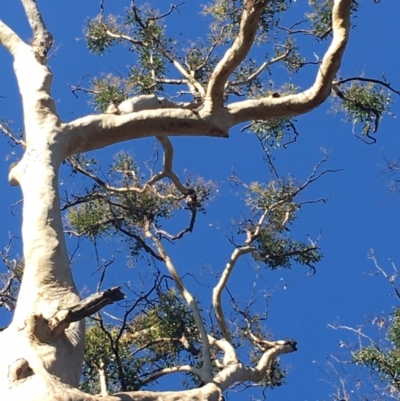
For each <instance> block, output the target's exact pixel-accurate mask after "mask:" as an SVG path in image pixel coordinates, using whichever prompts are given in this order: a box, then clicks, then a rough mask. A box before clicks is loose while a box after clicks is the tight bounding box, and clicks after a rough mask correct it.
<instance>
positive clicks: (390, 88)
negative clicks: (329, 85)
mask: <svg viewBox="0 0 400 401" xmlns="http://www.w3.org/2000/svg"><path fill="white" fill-rule="evenodd" d="M352 81H360V82H372V83H374V84H377V85H381V86H384V87H385V88H387V89H389V90H390V91H392V92H393V93H395V94H396V95H400V90H396V89H394V88H393V87H392V86H391V85H390V83H388V82H386V80H385V79H383V80H381V79H374V78H365V77H349V78H344V79H339V80H338V81H334V82H333V84H335V85H338V86H339V85H342V84H345V83H346V82H352Z"/></svg>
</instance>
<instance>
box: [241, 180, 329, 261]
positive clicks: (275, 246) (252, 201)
mask: <svg viewBox="0 0 400 401" xmlns="http://www.w3.org/2000/svg"><path fill="white" fill-rule="evenodd" d="M298 191H299V188H298V187H297V186H296V185H295V183H294V181H293V180H292V179H288V180H285V181H271V182H270V183H269V184H267V185H266V186H263V185H261V184H259V183H252V184H251V185H250V186H249V193H248V196H247V201H246V203H247V205H248V206H249V207H250V210H251V213H252V215H251V218H250V219H246V220H245V221H243V222H242V223H241V225H240V230H239V232H241V233H255V232H256V230H258V234H257V235H256V238H255V241H254V242H255V245H256V248H257V256H256V259H257V260H259V261H262V262H263V263H265V264H266V265H267V266H268V267H270V268H271V269H276V268H278V267H285V268H290V267H291V265H292V263H293V262H295V263H299V264H301V265H307V266H310V267H311V268H313V269H314V266H313V264H315V263H317V262H319V261H320V260H321V258H322V255H321V254H320V252H319V250H318V247H317V246H316V245H314V244H311V245H309V244H306V243H304V242H299V241H294V240H293V239H291V238H290V236H289V235H288V231H289V228H288V226H290V225H291V224H292V223H293V221H294V220H295V218H296V212H297V211H298V210H299V209H300V205H299V204H298V203H296V202H295V201H294V197H295V196H296V195H297V193H298Z"/></svg>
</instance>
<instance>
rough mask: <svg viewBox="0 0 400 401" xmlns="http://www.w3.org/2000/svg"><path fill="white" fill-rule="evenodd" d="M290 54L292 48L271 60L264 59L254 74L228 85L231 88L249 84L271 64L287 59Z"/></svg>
mask: <svg viewBox="0 0 400 401" xmlns="http://www.w3.org/2000/svg"><path fill="white" fill-rule="evenodd" d="M289 54H290V50H287V51H286V52H285V53H283V54H281V55H280V56H278V57H275V58H273V59H272V60H271V61H264V62H263V63H262V64H261V65H260V67H258V68H257V70H256V71H254V72H253V73H252V74H250V75H249V76H248V77H247V78H246V79H245V80H243V81H233V82H227V84H226V87H227V88H231V87H233V86H241V85H247V84H249V83H250V82H251V81H253V79H255V78H257V77H258V76H259V75H261V73H262V72H263V71H264V70H265V69H266V68H268V67H269V66H270V65H272V64H275V63H278V62H279V61H282V60H285V59H286V58H287V57H288V56H289Z"/></svg>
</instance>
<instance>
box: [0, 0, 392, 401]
mask: <svg viewBox="0 0 400 401" xmlns="http://www.w3.org/2000/svg"><path fill="white" fill-rule="evenodd" d="M21 1H22V5H23V8H24V10H25V14H26V18H27V20H28V22H29V24H30V26H31V29H32V36H33V39H32V40H31V41H30V42H29V43H28V42H26V41H24V40H23V39H22V38H21V37H20V36H19V35H18V33H17V32H15V31H14V30H13V29H12V28H11V27H10V26H8V25H7V24H6V23H4V22H0V43H1V44H2V45H3V46H4V47H5V48H6V49H7V50H8V51H9V53H10V54H11V56H12V57H13V60H14V64H13V66H14V71H15V74H16V77H17V82H18V85H19V90H20V94H21V99H22V106H23V113H24V137H23V138H22V139H18V138H15V137H14V139H15V141H16V142H19V143H20V144H21V145H22V146H23V147H24V154H23V157H22V159H21V160H20V161H19V162H18V163H17V164H16V165H13V166H11V168H10V173H9V182H10V184H11V185H19V186H20V187H21V189H22V193H23V199H24V202H23V224H22V239H23V256H24V260H23V262H22V263H15V264H14V265H12V264H10V266H9V268H10V270H12V275H11V276H10V281H9V282H8V284H7V285H6V286H5V287H4V289H3V290H2V292H1V300H2V305H3V306H6V307H9V308H11V309H13V308H15V310H14V312H13V318H12V321H11V323H10V325H9V326H8V327H7V328H5V329H4V330H2V331H1V333H0V339H1V341H0V355H1V358H0V391H1V397H2V399H5V400H7V401H21V400H27V401H34V400H36V401H39V400H40V401H46V400H55V399H57V400H70V401H78V400H93V401H94V400H100V399H101V400H110V401H111V400H115V401H116V400H173V399H174V400H176V399H180V400H210V401H211V400H220V399H222V394H223V393H224V391H226V390H227V389H228V388H229V387H230V386H232V385H235V384H237V383H244V382H254V383H261V384H263V385H270V386H273V385H275V384H277V383H278V382H279V380H280V379H281V375H282V374H283V373H282V371H280V369H279V366H277V357H278V356H279V355H283V354H290V353H292V352H294V351H296V349H297V347H296V341H295V340H287V339H284V340H271V339H269V338H267V337H266V335H265V333H263V332H262V330H260V326H259V320H257V317H255V316H252V315H250V314H248V313H247V311H246V310H240V308H239V307H237V308H236V309H235V308H234V309H235V311H236V313H237V314H238V315H241V317H242V321H243V322H244V323H245V324H244V325H242V326H241V327H239V328H234V327H232V326H231V324H230V321H229V319H228V318H227V317H226V312H225V310H224V308H223V304H222V302H221V297H222V293H223V292H224V290H225V289H226V285H227V282H228V280H229V277H230V275H231V273H232V270H233V269H234V268H235V265H236V263H237V261H238V260H239V259H240V258H241V257H243V256H244V255H251V256H252V257H254V258H255V259H256V260H257V261H258V262H259V263H263V264H265V265H266V266H267V267H270V268H272V269H274V268H278V267H289V266H290V265H291V263H293V262H296V263H301V264H305V265H308V266H310V267H311V268H312V267H313V265H314V263H316V262H318V260H319V259H320V257H321V256H320V253H319V251H318V247H317V246H316V244H314V243H311V244H308V243H303V242H300V241H295V240H293V239H291V238H290V237H288V236H287V235H286V231H287V227H288V225H290V224H291V223H292V222H293V220H294V218H295V213H296V211H298V209H299V208H300V206H301V204H300V203H299V202H298V200H297V196H298V195H299V194H300V193H301V192H302V191H303V190H304V189H305V188H306V187H307V186H308V185H309V184H311V183H312V182H313V181H315V180H316V179H317V178H318V177H319V176H320V175H321V174H322V173H323V172H319V170H318V169H315V170H314V171H313V172H312V174H311V175H310V177H309V179H308V180H307V181H306V182H305V183H304V184H302V185H296V184H295V183H294V182H292V181H290V180H288V181H285V180H276V181H275V182H272V183H270V184H268V185H265V186H264V185H261V184H253V185H251V186H248V187H247V190H248V192H249V194H250V195H249V197H248V201H247V202H248V205H249V207H250V209H251V218H248V219H245V220H244V221H243V222H242V223H241V224H240V228H239V230H240V232H241V234H243V235H244V236H245V239H244V241H243V243H242V244H240V245H238V244H236V245H235V247H234V250H233V252H232V254H231V255H230V257H229V258H228V261H227V263H226V265H225V267H224V269H223V270H222V272H221V275H220V277H219V279H218V280H217V281H216V283H215V286H214V288H213V292H212V299H211V301H210V302H211V303H212V306H213V308H212V314H213V317H212V320H213V321H215V325H214V326H213V327H210V326H208V325H207V324H206V322H205V319H204V316H203V315H202V313H203V311H202V308H201V307H199V305H198V303H197V301H196V298H195V296H194V295H193V294H191V293H190V292H189V291H188V289H187V288H186V286H185V284H184V282H183V280H182V277H181V276H180V275H179V273H178V270H177V268H176V266H175V264H174V261H173V260H172V259H171V257H170V255H169V254H168V251H167V248H166V246H165V243H166V241H174V240H176V239H179V238H182V236H184V235H186V234H188V233H190V232H191V231H192V229H193V226H194V224H195V221H196V213H197V212H198V211H199V210H201V208H202V207H203V206H204V202H205V201H206V200H207V198H208V196H209V195H210V191H211V190H210V188H209V186H208V185H207V184H205V183H204V182H201V181H196V180H192V181H190V180H189V181H187V182H183V181H182V179H181V178H180V177H179V175H178V174H177V173H176V172H175V171H174V169H173V161H174V148H173V146H172V143H171V141H170V139H169V137H173V136H175V137H176V136H182V137H183V136H184V137H186V140H187V141H190V140H191V137H194V136H197V137H199V136H200V137H201V136H207V137H211V138H228V136H229V130H230V129H231V128H233V127H235V126H237V125H239V124H242V123H249V125H248V129H250V130H253V131H254V132H255V133H256V134H258V135H259V138H260V139H261V142H262V143H263V145H264V146H265V147H266V148H267V147H268V146H273V145H274V143H276V141H279V140H280V139H281V137H282V135H283V132H284V130H285V129H287V128H288V129H289V130H290V129H294V130H295V127H294V124H293V122H292V120H291V119H292V117H294V116H297V115H301V114H304V113H308V112H310V111H311V110H313V109H315V108H316V107H318V106H319V105H321V104H322V103H323V102H324V101H325V100H326V99H327V98H328V97H329V95H330V94H331V92H332V91H333V92H335V93H336V95H337V98H338V99H339V100H341V101H342V102H343V106H344V108H345V110H346V112H347V113H348V116H349V118H352V119H354V120H357V121H358V122H361V123H362V124H363V130H364V134H365V137H366V138H368V137H371V134H372V133H373V132H374V130H376V129H377V125H378V123H379V119H380V117H381V114H382V113H383V112H384V111H385V107H386V103H385V101H386V98H385V95H384V94H383V92H382V91H381V89H379V88H377V87H376V86H375V85H374V84H380V85H381V86H383V87H386V88H389V89H390V86H389V85H388V84H387V83H386V82H385V81H377V82H375V83H374V82H372V81H369V82H365V81H363V79H362V78H360V79H359V80H357V79H356V78H349V79H347V80H346V79H339V78H337V77H336V75H337V72H338V69H339V67H340V64H341V60H342V56H343V54H344V51H345V48H346V44H347V41H348V36H349V32H350V16H351V13H352V12H356V9H357V3H356V2H353V1H352V0H335V1H330V0H329V1H326V2H311V3H312V6H313V7H314V8H313V10H314V11H313V12H310V14H309V15H308V21H307V22H306V24H307V27H306V28H305V29H304V30H303V32H304V33H306V34H311V35H313V36H314V37H315V38H317V39H318V40H321V41H323V40H326V43H327V48H326V51H325V54H324V56H323V58H322V59H321V60H317V61H315V60H313V61H312V62H308V61H307V60H305V59H304V58H302V57H301V56H300V54H299V52H298V46H297V45H296V44H295V42H294V40H293V37H292V34H293V31H294V30H295V28H294V27H291V28H286V27H284V26H281V24H280V20H279V18H278V15H279V13H283V12H285V11H286V10H287V9H289V3H290V2H286V1H281V0H280V1H274V2H272V1H268V0H244V1H242V2H236V1H232V2H228V1H222V0H216V1H214V2H213V3H212V4H211V5H209V6H207V7H205V8H204V13H205V14H206V16H207V20H208V21H210V20H211V26H210V28H209V31H208V32H207V33H208V37H207V39H206V40H204V41H203V42H201V43H199V44H194V45H193V46H189V48H187V49H183V48H182V47H181V46H179V42H178V41H176V40H173V39H172V38H169V37H168V35H167V34H166V33H165V31H164V25H163V21H164V20H165V19H167V18H168V17H169V16H170V15H171V14H172V13H173V12H174V11H175V10H176V9H177V7H178V6H173V7H171V9H170V10H167V11H166V12H164V14H162V13H161V14H160V13H157V12H155V11H154V10H153V9H151V8H139V7H137V6H136V5H135V3H132V5H131V7H130V8H129V9H128V10H127V12H126V16H125V18H124V19H122V20H118V19H117V18H115V17H112V16H109V17H107V16H106V15H105V13H104V2H101V5H102V12H101V13H100V15H99V16H98V18H96V19H94V20H93V21H91V22H89V24H88V27H87V34H86V37H87V44H88V48H89V50H90V51H92V52H94V53H97V54H102V53H103V52H104V51H106V50H107V49H108V48H110V47H112V46H116V45H120V44H122V45H128V47H129V49H130V50H131V51H132V52H134V54H135V55H136V60H137V64H135V65H133V66H132V68H131V70H130V75H129V77H126V78H125V77H124V78H122V77H112V76H107V77H106V78H98V79H94V80H93V82H92V84H93V86H92V87H91V88H89V89H87V90H86V89H85V88H82V87H81V86H78V87H75V88H74V91H76V90H86V91H87V92H91V93H92V94H93V95H94V101H95V104H96V108H97V112H96V114H91V115H87V116H84V117H81V118H78V119H75V120H73V121H68V122H66V121H62V120H61V119H60V117H59V115H58V113H57V105H56V103H55V101H54V99H53V97H52V95H51V85H52V73H51V71H50V69H49V67H48V66H47V62H48V60H47V56H48V54H49V51H50V49H51V47H52V43H53V38H52V35H51V33H50V32H49V31H48V30H47V28H46V25H45V21H44V20H43V18H42V14H41V13H40V10H39V8H38V6H37V4H36V1H35V0H21ZM278 34H279V35H280V36H283V37H284V40H279V41H277V40H276V38H277V37H278ZM255 44H262V45H263V46H264V45H265V46H270V47H271V48H272V49H273V52H272V53H273V54H274V55H273V56H272V57H269V58H268V59H267V60H266V61H265V62H264V63H262V64H260V65H257V64H256V63H255V62H254V61H253V60H252V59H251V58H250V57H249V56H250V54H251V51H252V48H253V46H255ZM277 63H283V64H284V65H285V66H286V67H287V68H288V69H289V70H292V71H295V70H298V69H299V68H302V67H304V66H305V65H308V64H317V69H316V74H315V79H314V82H313V83H312V85H311V86H310V87H309V88H307V89H306V90H303V91H299V90H297V89H296V88H295V87H294V86H292V85H287V86H284V87H282V88H274V87H271V86H270V85H269V84H268V82H267V83H266V82H265V80H264V79H263V73H265V72H266V71H269V70H270V68H271V66H272V65H274V64H277ZM356 81H357V82H358V83H360V82H361V84H360V85H355V82H356ZM167 87H168V90H166V92H167V93H168V94H170V93H171V89H170V88H171V87H172V88H176V87H178V88H179V91H178V92H177V95H179V98H178V96H177V97H173V96H160V95H159V94H160V92H162V91H164V89H165V88H167ZM182 88H183V89H182ZM2 131H3V132H4V133H6V134H7V135H9V136H10V137H13V135H12V133H11V132H9V131H8V129H7V127H6V126H5V125H4V124H3V125H2ZM153 136H154V137H155V138H156V140H157V141H158V143H159V144H160V146H161V148H162V151H163V154H164V159H163V165H162V168H161V170H160V171H155V170H154V169H151V170H150V173H149V175H148V176H146V177H144V176H143V175H141V173H140V172H139V170H138V166H137V165H136V164H135V162H134V161H133V160H132V159H131V158H130V157H129V156H126V155H121V156H120V157H119V158H118V160H117V161H116V163H115V165H113V166H112V174H114V175H118V178H117V179H115V180H114V181H112V180H111V181H106V180H104V179H102V178H100V177H99V176H98V175H97V174H96V171H94V170H93V169H91V168H90V167H88V166H90V161H89V160H88V159H87V158H86V156H84V155H83V153H84V152H87V151H93V150H96V149H100V148H104V147H107V146H110V145H112V144H117V143H120V142H123V141H128V140H134V139H138V138H144V137H153ZM65 161H67V162H68V163H70V165H71V166H72V169H73V171H74V172H79V173H82V174H84V175H85V176H86V177H88V178H89V179H91V180H92V181H93V188H92V189H90V190H88V191H87V193H86V194H84V195H80V196H75V197H71V198H69V199H67V201H66V203H65V204H64V206H63V208H64V209H68V210H69V212H68V221H69V224H70V233H72V234H76V235H83V234H86V235H88V236H90V237H92V238H95V237H97V236H99V235H102V234H103V233H105V232H107V231H113V230H114V231H118V232H119V233H122V234H124V235H126V237H127V238H128V239H129V241H130V242H129V246H130V247H131V249H132V252H136V253H140V252H142V253H145V254H147V255H148V256H149V257H151V258H152V259H154V260H155V261H156V262H157V263H158V264H159V266H160V269H161V268H164V269H166V274H168V276H169V277H171V278H172V280H173V282H174V284H175V289H174V290H171V289H168V290H166V289H165V288H162V283H163V278H162V277H156V278H155V281H156V284H155V286H154V288H153V289H151V291H153V290H154V291H155V294H156V295H157V299H156V300H155V301H154V302H150V301H148V302H147V303H146V305H147V306H146V308H147V309H146V308H145V309H146V311H147V314H146V315H145V316H144V317H143V316H138V317H137V318H135V319H133V320H132V321H128V320H127V319H125V320H124V321H123V330H121V328H118V327H114V328H107V327H104V324H103V322H102V321H101V319H100V318H98V317H97V318H96V319H97V321H98V322H99V325H94V326H93V325H90V326H89V327H88V328H87V329H85V325H84V319H85V317H87V316H90V315H94V314H96V313H97V312H98V311H99V310H100V309H101V308H102V307H103V306H104V305H106V304H109V303H112V302H115V301H120V300H121V299H123V297H124V295H123V294H122V292H121V290H120V289H119V288H112V289H109V290H106V291H103V292H99V293H97V294H94V295H93V296H92V297H89V298H88V299H86V300H84V301H81V300H80V296H79V293H78V291H77V288H76V285H75V282H74V278H73V276H72V272H71V266H70V260H69V256H68V252H67V247H66V241H65V237H64V235H65V233H64V227H63V223H62V214H61V210H60V209H61V208H60V194H59V189H58V178H59V168H60V165H61V164H62V163H64V162H65ZM236 183H238V184H242V183H241V182H240V180H239V179H237V180H236ZM182 208H184V209H186V210H188V211H189V214H190V216H191V217H190V222H189V224H188V226H187V227H186V228H184V229H183V230H182V231H180V232H179V233H178V234H174V235H173V234H171V233H168V232H166V231H165V230H163V229H162V228H161V224H160V221H162V220H163V219H164V218H168V217H171V216H172V212H173V211H174V210H177V209H182ZM22 271H23V275H22V279H21V285H20V288H19V293H18V298H17V300H15V297H13V296H12V295H13V294H12V291H13V289H15V288H14V286H13V284H12V283H13V280H15V279H18V278H19V279H20V278H21V274H22ZM151 291H150V292H149V293H148V294H146V297H147V298H146V297H144V298H142V300H143V299H146V300H149V299H150V298H151V297H152V294H153V293H152V292H151ZM157 291H158V292H157ZM138 302H139V301H138ZM171 311H176V313H175V315H174V314H173V313H172V312H171ZM125 316H127V315H125ZM165 316H167V319H164V321H163V317H165ZM174 316H175V317H174ZM174 319H175V320H174ZM102 326H103V330H99V327H100V329H101V327H102ZM85 331H86V333H87V337H88V339H89V341H88V348H87V354H86V355H87V356H88V355H90V358H88V357H86V363H85V365H84V371H83V372H82V363H83V361H84V338H85ZM165 336H167V337H168V338H167V340H166V339H165V338H164V337H165ZM99 339H100V341H103V342H107V341H108V344H110V350H107V349H106V350H104V349H99V347H97V348H96V344H99V341H98V340H99ZM245 341H247V342H248V343H250V344H251V346H252V347H253V352H252V353H251V358H249V359H248V360H247V361H246V362H243V363H242V362H241V360H240V359H239V357H238V349H239V348H240V345H241V344H242V343H244V342H245ZM166 343H167V345H166ZM10 344H13V346H10ZM157 346H158V348H157ZM143 348H148V349H150V351H151V352H152V353H153V358H154V359H153V361H154V360H156V361H157V363H158V365H157V366H159V368H158V369H157V370H156V371H154V372H151V374H148V375H144V377H137V376H136V374H138V372H139V373H140V369H137V370H136V371H134V370H132V369H131V370H129V369H128V367H127V366H126V365H124V362H123V361H121V360H118V358H122V357H123V358H125V359H128V360H129V361H131V362H130V363H134V362H135V355H136V354H137V353H138V352H139V351H140V350H142V349H143ZM114 351H115V352H114ZM183 351H185V352H188V354H189V355H190V356H189V357H188V358H187V359H186V360H189V361H190V363H186V364H179V358H178V357H177V355H178V354H179V353H180V352H183ZM129 353H131V355H129ZM100 354H101V355H100ZM99 355H100V356H99ZM171 355H172V356H171ZM138 360H139V359H138ZM151 361H152V359H151V358H150V359H146V360H142V362H140V364H141V366H143V364H150V365H151ZM111 365H113V366H114V367H115V366H116V368H111V367H110V366H111ZM129 366H131V365H129ZM160 366H161V367H160ZM108 369H114V370H112V372H111V373H109V380H110V381H111V382H112V385H111V384H109V386H108V389H107V384H106V376H107V373H108V372H107V370H108ZM174 372H185V373H188V374H189V375H191V377H193V381H194V382H196V383H197V384H198V386H199V387H197V388H193V389H189V390H183V391H177V392H150V391H144V390H141V387H143V386H144V385H145V384H146V383H148V382H150V381H151V380H156V379H157V378H158V377H160V376H162V375H166V374H169V373H174ZM82 374H83V377H86V378H87V380H88V382H86V384H85V383H83V385H82V386H81V389H79V388H78V386H79V380H80V377H81V375H82ZM129 374H131V376H129ZM114 375H116V376H115V377H116V378H115V379H114ZM94 377H96V378H97V379H98V380H99V383H100V384H99V385H98V387H96V386H93V385H92V384H93V380H94V379H93V378H94ZM110 389H111V390H115V391H117V393H115V394H113V395H109V390H110ZM83 390H84V391H86V392H83ZM92 390H93V391H92ZM120 390H121V391H120ZM91 391H92V392H96V391H101V395H95V394H90V392H91ZM118 391H119V392H118Z"/></svg>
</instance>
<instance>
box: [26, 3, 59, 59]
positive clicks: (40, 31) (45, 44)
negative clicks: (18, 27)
mask: <svg viewBox="0 0 400 401" xmlns="http://www.w3.org/2000/svg"><path fill="white" fill-rule="evenodd" d="M22 5H23V6H24V9H25V13H26V16H27V18H28V21H29V25H30V26H31V28H32V32H33V42H32V48H33V51H34V52H35V54H36V57H37V58H38V61H40V62H42V63H44V61H45V59H46V54H47V53H48V51H49V50H50V49H51V46H52V44H53V36H52V35H51V33H50V32H49V31H48V30H47V29H46V25H45V23H44V21H43V18H42V15H41V14H40V11H39V9H38V6H37V4H36V1H35V0H22Z"/></svg>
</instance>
